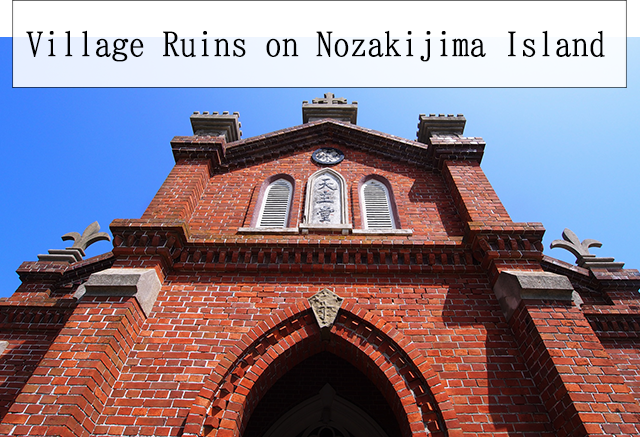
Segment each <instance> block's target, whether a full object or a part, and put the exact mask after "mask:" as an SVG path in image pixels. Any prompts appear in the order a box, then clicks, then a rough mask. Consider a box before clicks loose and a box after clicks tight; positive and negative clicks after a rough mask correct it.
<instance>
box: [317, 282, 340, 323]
mask: <svg viewBox="0 0 640 437" xmlns="http://www.w3.org/2000/svg"><path fill="white" fill-rule="evenodd" d="M343 300H344V298H342V297H340V296H338V295H337V294H335V293H334V292H332V291H331V290H329V289H327V288H325V289H323V290H320V291H319V292H317V293H316V294H314V295H313V296H311V297H310V298H309V304H310V305H311V309H312V310H313V315H314V316H316V321H317V322H318V325H319V326H320V328H330V327H331V326H333V323H334V322H335V321H336V316H337V315H338V310H339V309H340V305H342V301H343Z"/></svg>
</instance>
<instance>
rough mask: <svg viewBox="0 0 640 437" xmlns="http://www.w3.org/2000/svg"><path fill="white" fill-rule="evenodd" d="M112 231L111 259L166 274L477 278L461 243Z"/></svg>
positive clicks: (139, 226)
mask: <svg viewBox="0 0 640 437" xmlns="http://www.w3.org/2000/svg"><path fill="white" fill-rule="evenodd" d="M111 231H112V233H113V236H114V240H113V241H114V249H113V253H114V254H115V256H117V257H127V256H136V257H142V256H144V257H157V258H158V259H159V260H160V261H161V263H162V267H163V268H164V269H165V270H166V271H172V270H186V271H191V270H198V271H226V272H228V271H267V272H274V273H278V272H280V273H282V272H309V273H314V272H315V273H327V272H345V273H349V272H352V273H387V272H388V273H411V274H415V273H434V272H454V271H455V272H476V273H477V272H478V265H477V264H478V263H477V262H476V261H474V259H473V257H472V255H471V252H470V251H469V250H468V247H467V246H466V245H464V244H463V243H462V241H461V240H451V241H444V242H439V243H435V242H415V241H411V240H408V239H406V238H404V239H401V238H398V239H396V240H394V239H384V240H383V239H366V238H363V239H362V240H359V241H356V240H354V241H345V240H344V239H336V240H331V239H316V238H304V239H303V238H300V239H297V240H286V239H278V238H274V239H268V240H266V239H262V238H258V237H250V238H241V239H226V238H219V239H215V240H202V239H197V238H191V237H190V233H189V229H188V226H187V225H186V224H185V223H184V222H175V223H173V222H172V224H167V223H158V222H157V221H156V222H153V221H144V220H115V221H114V222H113V223H112V224H111Z"/></svg>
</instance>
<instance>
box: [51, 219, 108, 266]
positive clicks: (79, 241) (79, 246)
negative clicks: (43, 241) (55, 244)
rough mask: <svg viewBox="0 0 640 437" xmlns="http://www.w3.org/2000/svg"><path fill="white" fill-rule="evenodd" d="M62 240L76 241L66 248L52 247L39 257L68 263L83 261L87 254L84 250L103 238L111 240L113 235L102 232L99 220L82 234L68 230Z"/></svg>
mask: <svg viewBox="0 0 640 437" xmlns="http://www.w3.org/2000/svg"><path fill="white" fill-rule="evenodd" d="M62 240H63V241H68V240H73V241H74V243H73V245H72V246H71V247H67V248H66V249H50V250H49V253H48V254H44V255H38V259H39V260H40V261H62V262H68V263H74V262H77V261H81V260H82V258H83V257H84V256H85V253H84V251H85V250H86V248H87V247H89V246H91V245H92V244H93V243H95V242H98V241H101V240H105V241H111V237H110V236H109V234H107V233H106V232H100V225H99V224H98V222H93V223H91V224H90V225H89V226H87V227H86V228H85V230H84V231H83V232H82V235H80V234H79V233H77V232H68V233H66V234H64V235H63V236H62Z"/></svg>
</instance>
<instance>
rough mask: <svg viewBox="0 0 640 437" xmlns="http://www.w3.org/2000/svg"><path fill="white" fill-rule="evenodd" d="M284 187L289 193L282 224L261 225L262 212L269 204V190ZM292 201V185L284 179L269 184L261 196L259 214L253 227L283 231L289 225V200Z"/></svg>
mask: <svg viewBox="0 0 640 437" xmlns="http://www.w3.org/2000/svg"><path fill="white" fill-rule="evenodd" d="M283 184H284V185H286V186H287V188H288V189H289V193H288V196H287V204H286V208H285V212H284V217H283V218H284V222H283V223H282V224H278V225H272V226H269V225H263V224H262V219H263V217H264V212H265V209H266V207H267V203H268V202H269V194H270V193H271V190H272V189H273V188H274V187H276V186H278V185H283ZM292 199H293V184H292V183H291V182H289V181H288V180H287V179H285V178H278V179H276V180H275V181H273V182H271V183H270V184H269V186H267V188H265V190H264V194H263V196H262V205H260V213H259V214H258V220H257V221H256V224H255V226H256V227H257V228H261V229H284V228H286V227H287V225H288V224H289V215H290V214H291V200H292Z"/></svg>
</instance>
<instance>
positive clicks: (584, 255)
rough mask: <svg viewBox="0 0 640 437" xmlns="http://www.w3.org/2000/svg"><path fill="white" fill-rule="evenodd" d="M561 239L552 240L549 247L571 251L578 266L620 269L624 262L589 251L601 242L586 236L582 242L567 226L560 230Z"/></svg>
mask: <svg viewBox="0 0 640 437" xmlns="http://www.w3.org/2000/svg"><path fill="white" fill-rule="evenodd" d="M562 238H563V239H562V240H553V241H552V242H551V246H550V247H551V249H555V248H556V247H559V248H560V249H565V250H568V251H569V252H571V253H572V254H573V255H574V256H575V257H576V263H577V264H578V266H580V267H584V268H587V269H590V268H616V269H621V268H622V267H623V266H624V263H621V262H614V258H609V257H606V258H605V257H597V256H595V255H594V254H592V253H591V252H590V251H589V248H590V247H602V243H601V242H599V241H598V240H594V239H592V238H587V239H585V240H583V241H582V242H581V241H580V239H579V238H578V236H577V235H576V234H575V233H574V232H573V231H572V230H571V229H569V228H565V229H564V231H562Z"/></svg>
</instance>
